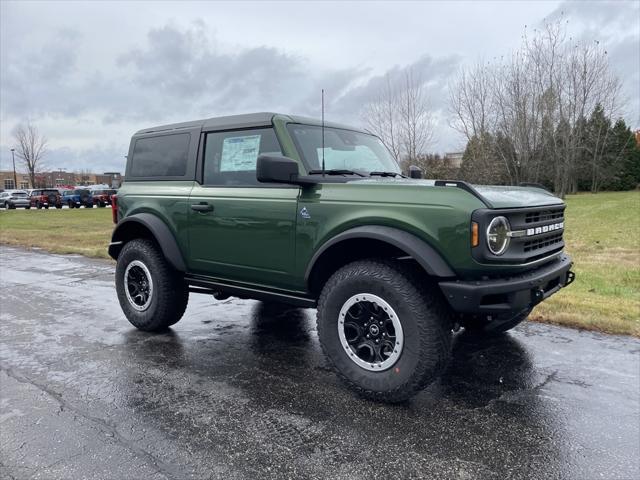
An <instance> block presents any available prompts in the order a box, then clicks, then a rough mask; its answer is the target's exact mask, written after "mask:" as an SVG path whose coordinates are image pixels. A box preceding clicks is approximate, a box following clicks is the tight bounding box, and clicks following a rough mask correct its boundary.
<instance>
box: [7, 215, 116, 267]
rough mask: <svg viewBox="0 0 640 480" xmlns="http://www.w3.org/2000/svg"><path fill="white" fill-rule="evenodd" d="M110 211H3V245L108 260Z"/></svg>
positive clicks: (110, 224)
mask: <svg viewBox="0 0 640 480" xmlns="http://www.w3.org/2000/svg"><path fill="white" fill-rule="evenodd" d="M112 231H113V223H112V222H111V209H110V208H79V209H75V208H74V209H66V208H64V209H62V210H57V209H55V208H52V209H49V210H45V209H42V210H36V209H34V208H32V209H30V210H23V209H20V210H18V209H16V210H4V209H3V210H0V243H4V244H6V245H19V246H23V247H30V248H31V247H37V248H42V249H44V250H47V251H49V252H53V253H79V254H81V255H85V256H87V257H94V258H109V255H107V246H108V245H109V242H110V241H111V232H112Z"/></svg>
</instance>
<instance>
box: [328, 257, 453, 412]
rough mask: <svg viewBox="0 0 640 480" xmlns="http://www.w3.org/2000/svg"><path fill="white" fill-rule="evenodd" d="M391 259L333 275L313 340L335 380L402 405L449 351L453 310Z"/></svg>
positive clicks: (358, 264)
mask: <svg viewBox="0 0 640 480" xmlns="http://www.w3.org/2000/svg"><path fill="white" fill-rule="evenodd" d="M419 284H420V283H419V282H417V281H415V280H414V278H413V275H412V274H411V273H410V272H409V271H408V270H407V269H405V268H404V267H403V266H401V265H400V264H398V263H396V262H387V261H383V260H362V261H357V262H353V263H351V264H349V265H347V266H345V267H343V268H342V269H340V270H338V271H337V272H336V273H335V274H334V275H333V276H332V277H331V278H330V279H329V281H328V282H327V283H326V285H325V286H324V288H323V290H322V294H321V295H320V299H319V302H318V336H319V338H320V343H321V345H322V348H323V350H324V352H325V354H326V355H327V357H328V359H329V361H330V362H331V363H332V364H333V366H334V368H335V369H336V370H337V372H338V374H339V376H340V377H341V378H342V379H343V380H344V381H345V382H346V383H347V385H349V386H350V387H351V388H353V389H354V390H356V391H357V392H358V393H359V394H360V395H362V396H364V397H366V398H370V399H374V400H382V401H387V402H401V401H404V400H407V399H408V398H410V397H412V396H413V395H415V394H416V393H418V392H419V391H420V390H422V389H423V388H424V387H426V386H427V385H429V384H430V383H431V382H433V381H434V380H435V379H436V378H437V376H438V375H439V374H440V373H442V371H443V370H444V368H445V366H446V364H447V361H448V359H449V354H450V344H451V325H452V323H451V313H450V310H449V308H448V307H447V306H446V305H445V303H444V302H443V300H442V298H440V293H439V291H437V290H436V289H433V290H431V289H418V288H417V287H416V285H419Z"/></svg>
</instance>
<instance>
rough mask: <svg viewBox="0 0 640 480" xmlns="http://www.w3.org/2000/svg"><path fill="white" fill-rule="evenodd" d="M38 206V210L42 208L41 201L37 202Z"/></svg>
mask: <svg viewBox="0 0 640 480" xmlns="http://www.w3.org/2000/svg"><path fill="white" fill-rule="evenodd" d="M36 208H37V209H38V210H40V209H41V208H42V205H40V202H36Z"/></svg>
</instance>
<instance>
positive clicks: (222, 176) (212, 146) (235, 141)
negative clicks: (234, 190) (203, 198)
mask: <svg viewBox="0 0 640 480" xmlns="http://www.w3.org/2000/svg"><path fill="white" fill-rule="evenodd" d="M261 154H273V155H282V150H281V149H280V144H279V143H278V139H277V138H276V134H275V132H274V131H273V129H272V128H255V129H251V130H239V131H234V132H213V133H208V134H207V136H206V138H205V147H204V175H203V181H204V184H205V185H226V186H243V185H258V184H259V183H258V181H257V180H256V161H257V159H258V155H261Z"/></svg>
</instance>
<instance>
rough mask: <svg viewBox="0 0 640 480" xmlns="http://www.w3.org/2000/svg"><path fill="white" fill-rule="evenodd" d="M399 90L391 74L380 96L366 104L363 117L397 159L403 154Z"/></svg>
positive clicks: (368, 127)
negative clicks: (399, 117) (399, 116)
mask: <svg viewBox="0 0 640 480" xmlns="http://www.w3.org/2000/svg"><path fill="white" fill-rule="evenodd" d="M398 114H399V106H398V92H397V91H396V88H395V87H394V85H393V84H392V81H391V77H390V76H389V74H387V75H386V76H385V84H384V86H383V87H382V89H381V90H380V92H378V96H377V97H376V98H375V100H373V101H372V102H370V103H368V104H367V105H366V106H365V109H364V113H363V117H364V121H365V124H366V126H367V129H368V130H369V131H370V132H372V133H373V134H375V135H376V136H378V137H380V139H381V140H382V142H383V143H384V144H385V145H386V146H387V148H388V149H389V150H390V151H391V153H392V154H393V156H394V157H395V159H396V160H397V161H400V159H401V156H402V146H401V139H400V125H399V124H398V123H399V119H398Z"/></svg>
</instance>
